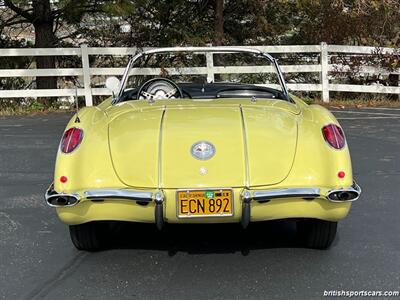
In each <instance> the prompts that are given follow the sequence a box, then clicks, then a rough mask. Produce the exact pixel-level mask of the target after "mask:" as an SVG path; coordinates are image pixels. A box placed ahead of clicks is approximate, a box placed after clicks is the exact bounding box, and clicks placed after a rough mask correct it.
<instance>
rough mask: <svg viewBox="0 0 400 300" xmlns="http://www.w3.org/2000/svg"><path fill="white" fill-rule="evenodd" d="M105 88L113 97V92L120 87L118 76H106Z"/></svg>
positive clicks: (116, 91)
mask: <svg viewBox="0 0 400 300" xmlns="http://www.w3.org/2000/svg"><path fill="white" fill-rule="evenodd" d="M106 88H107V89H109V90H110V91H111V92H112V94H113V97H114V96H115V94H116V93H118V91H119V88H120V82H119V80H118V78H117V77H115V76H112V77H108V78H107V79H106Z"/></svg>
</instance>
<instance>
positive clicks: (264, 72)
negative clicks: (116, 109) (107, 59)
mask: <svg viewBox="0 0 400 300" xmlns="http://www.w3.org/2000/svg"><path fill="white" fill-rule="evenodd" d="M243 97H245V98H248V97H250V98H251V97H257V98H265V99H282V100H289V97H288V94H287V88H286V84H285V82H284V79H283V76H282V73H281V71H280V68H279V66H278V64H277V62H276V60H275V59H274V58H273V57H272V56H270V55H269V54H266V53H262V52H260V51H258V50H256V49H237V48H232V47H212V48H211V47H207V48H199V47H197V48H194V47H191V48H163V49H154V50H148V51H145V52H142V53H139V54H137V55H136V56H135V57H133V58H132V59H131V60H130V61H129V64H128V66H127V68H126V70H125V72H124V75H123V78H122V80H121V89H120V92H119V97H118V98H117V102H121V101H127V100H138V99H139V100H140V99H165V98H171V99H175V98H189V99H208V98H210V99H212V98H243Z"/></svg>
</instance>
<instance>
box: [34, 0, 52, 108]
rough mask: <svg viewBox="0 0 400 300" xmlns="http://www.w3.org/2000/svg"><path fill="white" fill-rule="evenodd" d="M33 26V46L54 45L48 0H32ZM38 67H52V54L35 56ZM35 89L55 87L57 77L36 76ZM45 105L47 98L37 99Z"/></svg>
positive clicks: (48, 100) (45, 46)
mask: <svg viewBox="0 0 400 300" xmlns="http://www.w3.org/2000/svg"><path fill="white" fill-rule="evenodd" d="M32 6H33V18H34V20H33V26H34V28H35V47H36V48H51V47H54V46H55V45H56V36H55V34H54V32H53V24H54V17H53V15H52V12H51V6H50V0H33V1H32ZM36 67H37V68H38V69H54V68H55V67H56V58H55V57H54V56H37V57H36ZM36 88H37V89H56V88H57V77H36ZM39 101H40V102H42V103H43V104H45V105H46V106H49V105H51V103H52V101H51V100H50V99H49V98H40V100H39Z"/></svg>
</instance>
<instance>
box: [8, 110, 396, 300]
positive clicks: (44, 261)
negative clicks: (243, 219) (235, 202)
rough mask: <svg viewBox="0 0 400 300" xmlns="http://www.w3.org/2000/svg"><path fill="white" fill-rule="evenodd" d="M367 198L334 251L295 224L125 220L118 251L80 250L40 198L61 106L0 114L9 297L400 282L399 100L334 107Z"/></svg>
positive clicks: (313, 288)
mask: <svg viewBox="0 0 400 300" xmlns="http://www.w3.org/2000/svg"><path fill="white" fill-rule="evenodd" d="M334 113H335V114H336V115H337V117H338V118H339V120H340V122H341V124H342V125H343V127H344V128H345V131H346V133H347V138H348V143H349V145H350V148H351V153H352V159H353V167H354V173H355V177H356V178H357V179H358V182H359V184H360V185H361V186H362V188H363V195H362V198H361V199H360V200H359V201H357V202H356V203H355V204H354V205H353V209H352V211H351V213H350V215H349V217H348V218H347V219H345V220H343V221H342V222H340V223H339V234H338V236H337V239H336V241H335V243H334V245H333V246H332V247H331V249H330V250H328V251H318V250H310V249H304V248H300V247H298V246H297V245H296V243H295V242H294V226H293V224H291V223H289V222H270V223H259V224H251V226H250V228H249V229H248V230H247V231H245V232H243V231H242V230H241V229H240V227H239V225H238V224H233V225H208V226H169V227H168V228H167V230H166V231H165V232H164V233H159V232H157V231H156V230H155V228H154V226H152V225H135V224H133V225H129V226H125V227H122V228H121V229H120V230H119V232H117V234H116V236H115V237H114V240H115V241H114V242H115V243H114V244H115V247H114V249H111V250H107V251H103V252H99V253H85V252H79V251H77V250H75V248H74V247H73V245H72V244H71V242H70V240H69V235H68V230H67V227H66V226H65V225H63V224H62V223H61V222H59V221H58V219H57V217H56V215H55V213H54V211H53V209H51V208H49V207H47V206H46V205H45V203H44V200H43V191H44V190H45V188H46V187H47V185H48V184H49V182H50V181H51V180H52V174H53V165H54V159H55V153H56V149H57V145H58V141H59V138H60V135H61V133H62V131H63V128H64V126H65V124H66V122H67V120H68V118H69V115H66V114H52V115H48V116H34V117H7V118H0V195H1V198H0V297H2V298H3V299H32V298H39V299H41V298H45V299H83V298H90V299H127V298H130V299H132V298H135V299H170V298H172V299H193V298H195V299H211V298H213V299H222V298H226V299H244V298H248V299H271V298H280V299H293V298H295V297H296V298H299V299H300V298H301V299H314V298H316V299H318V298H321V297H322V296H323V293H324V291H325V290H400V287H399V285H400V275H399V274H400V235H399V233H400V217H399V215H400V199H399V191H400V188H399V186H400V163H399V161H400V109H363V110H347V111H340V112H334Z"/></svg>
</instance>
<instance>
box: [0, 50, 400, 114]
mask: <svg viewBox="0 0 400 300" xmlns="http://www.w3.org/2000/svg"><path fill="white" fill-rule="evenodd" d="M251 48H257V49H260V50H262V51H264V52H268V53H271V54H272V55H273V54H274V53H300V54H302V53H310V54H312V53H317V54H319V55H320V59H319V62H320V63H319V64H312V65H310V64H303V65H282V66H281V67H282V71H283V73H319V74H320V82H319V83H317V84H315V83H290V82H289V84H288V88H289V90H292V91H314V92H321V93H322V99H323V101H325V102H329V92H330V91H335V92H356V93H382V94H400V87H399V86H383V85H350V84H333V83H331V82H330V80H329V72H332V71H338V70H342V71H346V68H347V69H348V66H343V65H335V64H331V63H330V59H329V58H330V56H331V55H332V54H333V53H334V54H358V55H374V53H376V51H377V48H375V47H362V46H338V45H327V44H326V43H321V44H320V45H311V46H252V47H251ZM379 51H380V53H382V54H395V53H396V50H395V49H392V48H379ZM136 52H137V49H136V48H117V47H114V48H92V47H88V46H87V45H82V46H81V47H80V48H46V49H37V48H29V49H0V57H15V56H61V57H62V56H79V57H81V59H82V68H58V69H1V66H0V77H39V76H79V77H83V88H78V89H77V90H75V89H74V88H72V89H26V90H1V89H0V98H24V97H66V96H73V95H75V93H77V94H78V96H84V97H85V102H86V105H88V106H91V105H93V98H92V96H93V95H110V94H111V92H110V91H109V90H108V89H106V88H92V87H91V82H92V76H96V75H102V76H111V75H122V73H123V71H124V68H113V67H109V68H95V67H90V66H89V56H91V55H113V56H128V55H133V54H135V53H136ZM206 58H207V59H206V61H207V66H206V67H197V68H183V69H179V71H177V70H175V69H169V70H168V69H167V71H168V73H169V74H171V75H172V74H204V75H207V78H208V79H209V80H212V79H213V78H214V75H215V74H232V73H258V72H263V73H269V72H274V71H273V69H272V67H271V68H269V67H265V66H261V67H249V66H246V67H245V66H243V67H237V66H224V67H216V66H214V65H213V56H212V55H207V57H206ZM360 72H362V73H368V74H375V75H376V74H378V75H389V72H388V71H385V70H381V69H377V68H371V67H369V68H364V69H362V70H361V71H360ZM133 74H137V75H158V74H160V69H156V68H141V69H134V70H133ZM390 74H400V70H396V71H393V72H390ZM0 88H1V87H0Z"/></svg>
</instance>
